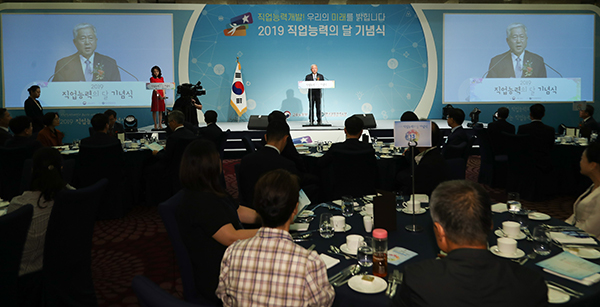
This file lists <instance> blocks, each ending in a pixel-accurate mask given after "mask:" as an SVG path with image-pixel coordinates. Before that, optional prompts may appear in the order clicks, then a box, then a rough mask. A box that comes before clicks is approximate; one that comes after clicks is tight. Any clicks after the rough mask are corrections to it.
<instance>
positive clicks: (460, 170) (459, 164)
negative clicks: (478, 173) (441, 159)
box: [446, 158, 467, 180]
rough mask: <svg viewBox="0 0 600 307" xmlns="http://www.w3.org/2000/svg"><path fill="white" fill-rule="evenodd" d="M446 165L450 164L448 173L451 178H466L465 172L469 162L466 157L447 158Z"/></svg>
mask: <svg viewBox="0 0 600 307" xmlns="http://www.w3.org/2000/svg"><path fill="white" fill-rule="evenodd" d="M446 165H448V174H449V179H450V180H458V179H465V173H466V171H467V168H466V165H467V163H466V162H465V159H463V158H454V159H447V160H446Z"/></svg>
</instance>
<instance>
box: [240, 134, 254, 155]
mask: <svg viewBox="0 0 600 307" xmlns="http://www.w3.org/2000/svg"><path fill="white" fill-rule="evenodd" d="M242 143H244V147H245V148H246V154H251V153H253V152H255V151H256V146H254V142H252V139H251V138H250V137H249V136H248V135H246V134H244V135H242Z"/></svg>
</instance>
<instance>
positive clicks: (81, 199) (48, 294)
mask: <svg viewBox="0 0 600 307" xmlns="http://www.w3.org/2000/svg"><path fill="white" fill-rule="evenodd" d="M107 187H108V180H107V179H102V180H100V181H98V182H97V183H96V184H94V185H92V186H89V187H87V188H83V189H79V190H62V191H60V192H59V193H57V194H56V197H55V199H54V206H53V207H52V213H51V214H50V219H49V220H48V228H47V231H46V242H45V244H44V264H43V265H44V270H43V288H44V294H43V298H44V302H45V304H46V306H47V307H54V306H98V303H97V302H96V292H95V291H94V284H93V282H92V235H93V232H94V223H95V219H96V211H98V206H99V205H100V203H101V202H102V198H101V196H102V194H104V192H105V190H106V188H107Z"/></svg>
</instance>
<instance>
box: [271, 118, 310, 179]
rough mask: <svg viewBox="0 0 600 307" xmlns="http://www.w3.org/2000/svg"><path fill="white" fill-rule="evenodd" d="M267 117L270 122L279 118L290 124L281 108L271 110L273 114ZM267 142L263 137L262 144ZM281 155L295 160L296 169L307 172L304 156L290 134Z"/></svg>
mask: <svg viewBox="0 0 600 307" xmlns="http://www.w3.org/2000/svg"><path fill="white" fill-rule="evenodd" d="M267 119H268V121H269V123H271V122H272V121H275V120H278V121H282V122H284V123H285V124H286V125H288V123H287V118H286V117H285V114H283V112H281V111H279V110H275V111H273V112H271V114H269V116H268V117H267ZM288 127H289V125H288ZM265 144H266V142H265V140H264V138H263V140H262V142H261V145H263V146H264V145H265ZM281 156H282V157H284V158H286V159H288V160H290V161H292V162H294V164H295V165H296V169H298V171H300V172H306V166H305V165H304V160H303V159H302V156H301V155H300V153H298V150H297V149H296V146H294V141H293V140H292V136H291V135H289V134H288V139H287V143H286V145H285V148H283V151H282V152H281Z"/></svg>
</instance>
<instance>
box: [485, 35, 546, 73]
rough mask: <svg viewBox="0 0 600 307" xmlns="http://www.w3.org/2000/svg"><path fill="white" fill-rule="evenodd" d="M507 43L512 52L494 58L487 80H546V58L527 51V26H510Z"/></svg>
mask: <svg viewBox="0 0 600 307" xmlns="http://www.w3.org/2000/svg"><path fill="white" fill-rule="evenodd" d="M506 42H507V43H508V46H509V47H510V50H509V51H507V52H505V53H503V54H499V55H497V56H495V57H494V58H492V60H491V61H490V68H489V69H488V74H487V78H546V66H545V64H544V58H542V57H541V56H539V55H537V54H535V53H533V52H529V51H526V50H525V48H527V28H526V27H525V25H523V24H522V23H512V24H510V25H509V26H508V27H507V28H506Z"/></svg>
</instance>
